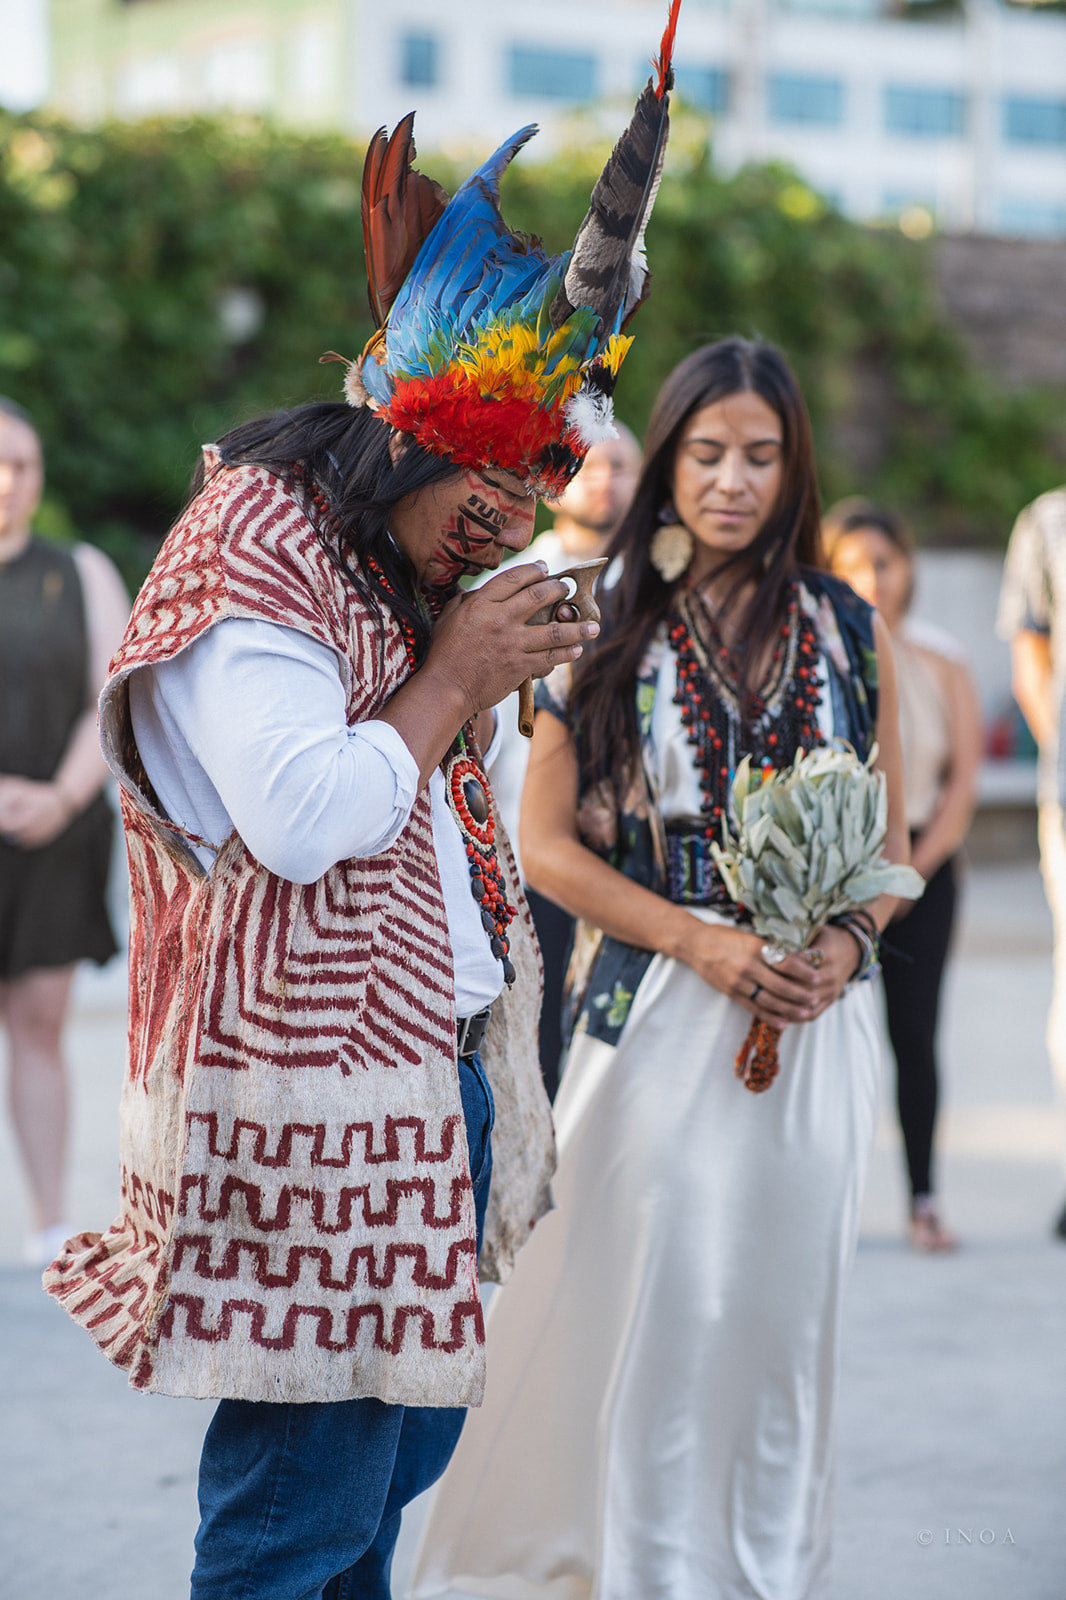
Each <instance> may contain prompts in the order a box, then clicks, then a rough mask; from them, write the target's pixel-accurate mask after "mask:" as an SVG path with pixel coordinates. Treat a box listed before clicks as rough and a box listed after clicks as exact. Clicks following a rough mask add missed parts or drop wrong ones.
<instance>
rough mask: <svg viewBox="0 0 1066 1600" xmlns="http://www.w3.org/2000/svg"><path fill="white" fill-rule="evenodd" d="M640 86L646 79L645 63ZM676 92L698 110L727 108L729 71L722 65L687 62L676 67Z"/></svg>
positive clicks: (642, 85) (721, 109) (646, 69)
mask: <svg viewBox="0 0 1066 1600" xmlns="http://www.w3.org/2000/svg"><path fill="white" fill-rule="evenodd" d="M641 71H642V76H641V78H640V86H641V88H643V87H644V85H645V83H646V82H647V81H648V68H647V63H644V64H643V66H642V68H641ZM675 76H676V82H677V94H678V96H679V98H680V99H681V100H684V101H686V102H687V103H688V104H689V105H690V106H697V107H698V108H699V110H700V111H717V112H723V111H728V110H729V73H728V72H727V71H726V70H725V68H724V67H697V66H689V65H688V64H687V63H686V64H684V65H679V66H678V67H677V68H676V73H675Z"/></svg>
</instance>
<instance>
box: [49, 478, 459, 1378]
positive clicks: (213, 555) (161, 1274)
mask: <svg viewBox="0 0 1066 1600" xmlns="http://www.w3.org/2000/svg"><path fill="white" fill-rule="evenodd" d="M234 616H244V617H248V616H252V617H260V618H264V619H266V620H269V621H274V622H279V623H282V624H284V625H286V626H289V627H296V628H299V629H301V630H302V631H304V632H306V633H309V634H311V635H312V636H313V637H315V638H316V639H318V640H320V641H321V642H322V643H324V644H326V645H327V646H329V647H330V648H331V649H332V650H333V651H335V652H336V653H337V654H338V656H339V658H340V659H341V660H342V661H344V662H346V663H347V667H348V677H347V685H348V715H349V722H350V723H352V724H354V723H356V722H358V721H361V720H364V719H366V718H368V717H371V716H373V715H374V714H375V712H376V711H377V710H378V708H379V707H380V705H381V704H382V703H383V701H384V700H385V699H386V698H387V697H388V696H389V695H390V694H391V693H392V692H393V691H394V690H395V688H396V687H398V685H399V683H400V682H402V680H403V678H404V677H405V676H406V673H407V671H408V667H407V661H406V655H405V652H404V649H403V643H402V639H401V637H400V633H399V630H398V628H396V627H395V625H394V624H392V622H391V619H389V620H388V621H387V623H386V625H385V627H384V629H383V628H382V626H381V625H380V624H379V623H378V621H377V619H375V618H374V617H373V616H371V615H370V614H368V613H367V612H366V610H365V609H364V608H363V606H362V605H361V602H360V601H359V598H358V596H357V595H356V593H355V591H354V590H353V589H352V588H351V586H350V585H349V584H347V583H346V582H345V581H344V579H343V578H342V577H341V575H340V574H339V573H338V572H337V570H336V569H335V568H334V566H333V564H332V563H331V562H330V561H329V559H328V558H327V556H326V555H325V553H324V551H323V550H322V548H321V546H320V545H319V543H318V541H317V539H316V537H315V534H314V531H313V529H312V528H311V526H310V524H309V522H308V521H307V518H306V516H305V515H304V512H303V508H302V505H301V503H300V502H299V500H298V499H297V498H295V497H294V496H293V494H291V493H290V492H289V490H288V489H287V488H286V486H285V485H284V484H283V483H282V482H281V481H280V480H279V479H277V478H275V477H272V476H271V475H270V474H268V473H266V472H264V471H261V470H259V469H255V468H239V469H233V470H226V471H220V472H218V473H217V474H216V475H215V476H214V477H213V478H212V479H211V480H210V481H209V483H208V485H207V487H206V488H205V490H204V491H203V492H202V493H201V495H200V496H199V497H198V498H197V500H196V501H195V502H194V503H193V505H192V506H191V507H190V508H189V510H188V511H187V513H186V514H185V516H184V517H183V518H182V519H181V521H180V522H179V523H178V524H177V525H176V527H175V528H174V529H173V530H172V532H171V534H170V536H169V537H168V539H167V541H166V543H165V544H164V546H163V549H162V551H161V552H160V555H159V558H158V560H157V562H156V564H155V566H154V567H153V570H152V572H151V574H150V575H149V578H148V581H147V583H146V585H145V587H144V589H143V590H142V592H141V594H140V596H139V597H138V600H137V604H136V606H135V609H134V613H133V618H132V620H131V623H130V627H129V631H128V633H127V636H126V639H125V641H124V643H123V645H122V648H121V649H120V651H119V653H118V655H117V656H116V658H115V661H114V662H113V663H112V677H111V679H110V680H109V684H108V688H107V690H106V691H105V699H104V702H103V712H102V716H103V725H104V732H105V742H106V741H107V740H108V738H109V737H110V744H109V748H110V749H111V750H113V751H119V752H122V751H128V750H130V748H131V746H132V736H131V733H130V729H129V725H128V711H127V708H126V698H125V695H124V693H123V690H122V686H123V684H124V682H125V679H126V678H127V677H128V675H129V673H130V672H131V671H134V670H136V668H138V667H139V666H143V665H147V664H150V663H152V662H154V661H158V660H162V659H167V658H169V657H170V656H172V655H174V654H176V653H177V652H178V651H179V650H181V649H183V648H184V647H185V646H186V645H188V644H190V643H191V642H192V641H193V640H194V639H195V638H197V637H198V636H199V635H200V634H201V633H202V632H203V631H204V630H205V629H206V628H208V627H210V626H212V624H213V623H215V622H216V621H219V620H221V619H223V618H225V617H234ZM119 764H120V766H121V767H122V770H121V772H120V777H121V779H122V782H123V788H124V791H125V792H124V794H123V815H124V821H125V825H126V835H127V847H128V853H129V862H130V875H131V900H132V907H131V973H130V983H131V1001H130V1020H129V1057H128V1071H127V1081H126V1089H125V1094H124V1099H123V1111H122V1118H123V1132H122V1147H123V1165H124V1177H123V1186H122V1199H123V1211H122V1215H121V1216H120V1217H119V1218H118V1219H117V1220H116V1222H115V1224H114V1225H113V1226H112V1228H111V1229H110V1230H109V1231H108V1233H106V1234H104V1235H103V1236H102V1237H99V1236H93V1235H82V1236H81V1237H80V1238H79V1239H78V1240H76V1241H72V1242H71V1246H70V1247H69V1248H68V1251H67V1253H66V1254H65V1255H64V1256H62V1257H60V1259H59V1260H58V1261H57V1262H56V1263H55V1265H54V1267H53V1268H52V1269H51V1271H50V1273H49V1274H48V1277H47V1280H46V1281H47V1285H48V1287H49V1290H50V1292H51V1293H53V1294H54V1295H56V1297H57V1298H59V1299H60V1300H61V1301H62V1302H63V1303H64V1304H65V1305H66V1307H67V1309H68V1310H69V1311H70V1313H71V1315H72V1316H74V1317H75V1318H76V1320H78V1321H79V1322H80V1323H82V1325H83V1326H85V1327H86V1328H87V1329H88V1331H89V1332H90V1333H91V1334H92V1337H93V1338H94V1339H95V1340H96V1342H97V1343H98V1344H99V1345H100V1347H101V1348H102V1349H103V1350H104V1351H105V1352H106V1353H107V1354H108V1355H109V1356H110V1358H111V1359H112V1360H113V1361H115V1362H116V1363H117V1364H118V1365H119V1366H122V1367H125V1368H126V1369H127V1370H128V1371H129V1373H130V1381H131V1383H132V1384H133V1385H134V1386H135V1387H138V1388H152V1389H159V1390H162V1391H163V1392H166V1393H171V1394H228V1395H233V1396H237V1397H243V1398H248V1399H271V1400H274V1399H282V1398H283V1399H289V1400H294V1399H295V1400H299V1399H308V1400H311V1399H314V1400H320V1399H325V1398H346V1397H348V1396H349V1395H356V1394H376V1395H379V1396H380V1397H381V1398H384V1399H390V1400H396V1399H408V1400H420V1401H422V1402H423V1403H429V1404H448V1405H453V1404H454V1405H458V1404H466V1403H469V1402H470V1401H471V1400H472V1399H476V1398H477V1397H478V1395H479V1392H480V1383H481V1360H482V1355H481V1346H482V1344H483V1341H484V1330H483V1327H482V1321H481V1308H480V1301H479V1298H478V1292H477V1263H476V1246H475V1238H474V1211H473V1195H472V1187H471V1181H470V1173H469V1169H468V1159H467V1148H466V1140H465V1137H464V1133H463V1120H462V1108H461V1105H460V1102H459V1093H458V1082H457V1076H456V1070H455V1059H454V1048H455V1019H454V982H453V972H452V957H451V950H450V947H449V944H448V938H447V928H446V921H445V917H444V907H443V900H442V896H441V890H440V882H439V878H438V874H437V867H436V857H435V854H434V850H433V838H432V818H431V814H430V807H429V800H428V795H427V794H426V793H423V794H422V795H420V796H419V798H418V800H417V801H416V803H415V807H414V810H413V812H412V816H411V820H410V823H409V825H408V827H407V828H406V829H405V830H404V832H403V833H402V834H401V836H400V838H399V840H398V841H397V843H396V844H395V845H394V846H393V847H392V848H391V849H389V850H386V851H384V852H383V853H382V854H381V855H380V856H377V857H375V858H373V859H370V860H358V861H348V862H341V863H339V864H338V865H337V866H335V867H334V868H332V869H331V870H330V871H329V872H328V873H326V875H325V876H324V877H323V878H322V879H320V880H319V881H318V882H317V883H314V884H310V885H300V884H293V883H288V882H286V881H284V880H282V879H279V878H276V877H274V876H273V875H272V874H270V873H268V872H267V871H266V870H265V869H264V868H262V867H261V866H260V865H259V864H258V862H256V861H255V859H254V858H253V857H252V856H251V855H250V854H249V853H248V851H247V850H246V848H245V846H244V844H243V843H242V841H241V840H240V839H239V838H237V837H236V836H234V837H232V838H231V839H230V840H229V841H227V842H226V843H225V844H224V845H223V846H222V848H221V850H220V852H219V854H218V857H217V860H216V862H215V865H214V868H213V870H212V872H211V873H210V875H208V876H207V877H205V876H204V875H203V874H202V873H201V871H200V869H199V867H198V866H197V865H196V863H195V860H194V858H193V857H192V856H191V855H190V854H189V852H188V851H187V850H186V849H185V847H184V845H183V843H182V841H181V838H180V836H179V834H178V832H177V830H175V829H174V828H173V827H172V826H165V825H164V821H165V819H161V818H160V817H158V815H157V814H156V813H155V812H153V810H152V807H151V804H150V801H149V798H148V797H147V796H146V795H145V794H144V793H142V792H141V791H140V790H138V788H137V783H136V771H137V770H138V768H137V762H136V760H135V759H134V757H133V756H132V755H131V756H130V757H129V758H128V759H127V760H125V761H122V760H120V761H119ZM342 1354H344V1355H345V1359H344V1360H341V1361H338V1359H337V1358H338V1356H340V1355H342ZM326 1357H329V1361H328V1362H326Z"/></svg>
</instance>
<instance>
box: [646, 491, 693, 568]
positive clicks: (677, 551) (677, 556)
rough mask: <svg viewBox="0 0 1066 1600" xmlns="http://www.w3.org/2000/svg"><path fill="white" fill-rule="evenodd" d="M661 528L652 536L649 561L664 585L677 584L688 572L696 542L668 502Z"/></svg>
mask: <svg viewBox="0 0 1066 1600" xmlns="http://www.w3.org/2000/svg"><path fill="white" fill-rule="evenodd" d="M659 522H660V526H659V527H658V528H657V529H656V530H655V533H654V534H653V535H652V541H651V545H650V547H649V549H648V559H649V560H650V561H651V564H652V566H653V567H654V568H655V570H656V572H657V573H658V574H659V576H660V578H661V579H662V580H663V582H664V583H676V582H677V580H678V578H680V577H681V576H682V574H683V573H685V572H687V571H688V568H689V563H690V562H691V560H692V554H693V551H694V550H695V548H696V541H695V539H694V538H693V537H692V534H691V533H690V532H689V530H688V528H686V527H685V524H684V523H683V522H682V521H681V520H680V518H679V517H678V515H677V512H676V511H675V510H674V507H673V503H672V502H671V501H669V500H668V501H667V502H666V504H665V505H664V506H663V508H662V510H661V511H660V512H659Z"/></svg>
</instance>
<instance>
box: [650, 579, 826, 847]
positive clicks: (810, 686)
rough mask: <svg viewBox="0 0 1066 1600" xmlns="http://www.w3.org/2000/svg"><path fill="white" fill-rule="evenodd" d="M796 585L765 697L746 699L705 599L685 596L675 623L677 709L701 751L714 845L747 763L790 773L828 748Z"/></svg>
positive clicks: (809, 631)
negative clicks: (807, 754) (802, 757)
mask: <svg viewBox="0 0 1066 1600" xmlns="http://www.w3.org/2000/svg"><path fill="white" fill-rule="evenodd" d="M798 590H799V585H798V584H796V583H793V584H792V585H791V591H790V594H789V597H788V604H787V613H786V617H785V621H784V622H783V623H782V625H781V634H780V638H779V639H778V642H777V644H776V646H775V648H774V652H773V657H772V660H771V663H770V669H769V672H768V674H767V679H766V682H765V684H764V686H763V689H762V692H761V693H759V694H756V695H751V696H746V695H745V694H744V693H743V691H742V690H741V688H740V687H739V685H738V684H737V683H736V680H735V679H734V677H733V676H732V674H731V673H730V671H729V650H728V648H727V646H726V645H725V643H724V642H723V640H722V636H721V634H720V633H719V631H718V624H717V621H716V619H715V617H714V614H713V612H711V611H710V610H709V609H708V608H707V606H706V604H705V603H704V601H703V599H702V597H701V596H699V595H698V594H696V593H695V592H694V591H693V590H691V589H682V590H681V591H680V592H679V594H678V596H677V599H676V601H675V605H674V609H673V611H672V612H671V614H670V616H669V618H668V620H667V632H668V636H669V639H670V643H671V645H672V646H673V649H674V651H675V653H676V655H677V689H676V691H675V693H674V703H675V705H677V706H679V707H680V710H681V721H682V724H683V725H684V728H685V732H686V734H687V736H688V742H689V744H690V745H692V747H693V755H694V757H695V761H696V766H697V769H698V771H699V775H700V789H701V791H702V801H703V803H702V806H701V811H702V815H703V817H704V819H705V832H706V836H707V838H708V839H712V838H716V837H718V835H719V833H720V829H721V820H722V817H723V816H724V815H725V810H726V806H727V805H728V791H729V785H730V784H731V783H732V780H733V774H734V772H735V771H736V767H737V763H738V761H739V760H740V758H741V756H744V755H748V756H750V757H751V758H752V762H753V764H754V765H758V766H763V767H766V768H780V767H786V766H788V764H789V762H790V761H793V760H794V759H795V756H796V752H797V751H798V750H801V749H803V750H810V749H811V748H812V747H813V746H814V745H819V744H822V743H824V740H823V737H822V734H821V731H820V730H819V727H818V706H819V705H820V703H821V699H822V695H821V684H820V682H819V676H818V654H819V651H818V636H817V633H816V632H815V628H814V624H813V622H812V621H811V619H810V618H809V617H808V616H807V615H806V614H805V613H804V611H803V610H802V608H801V606H800V604H799V593H798Z"/></svg>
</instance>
